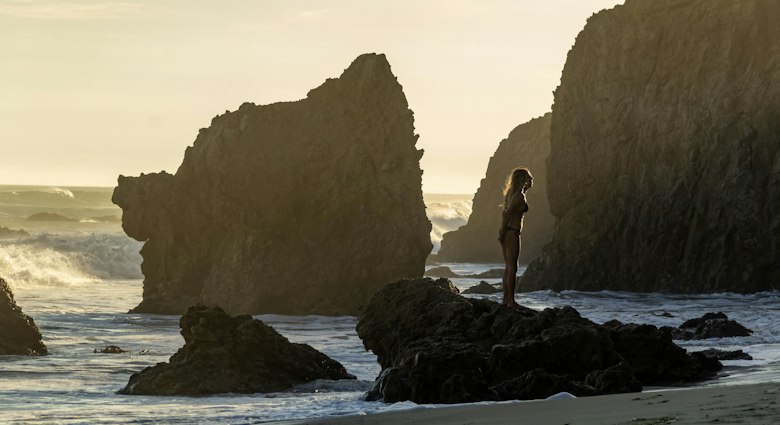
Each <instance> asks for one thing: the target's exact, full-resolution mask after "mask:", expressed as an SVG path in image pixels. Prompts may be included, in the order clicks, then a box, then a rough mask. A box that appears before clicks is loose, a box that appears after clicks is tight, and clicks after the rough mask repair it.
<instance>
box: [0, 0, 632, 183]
mask: <svg viewBox="0 0 780 425" xmlns="http://www.w3.org/2000/svg"><path fill="white" fill-rule="evenodd" d="M618 3H619V2H618V1H616V0H591V1H588V2H583V1H580V0H550V1H486V2H475V1H463V0H454V1H453V0H447V1H444V0H440V1H432V0H423V1H413V2H412V1H406V2H392V3H388V2H380V1H344V0H337V1H328V2H321V1H235V2H230V3H221V2H208V3H207V2H187V3H186V6H185V3H181V2H173V1H137V2H101V1H78V0H77V1H66V2H60V1H49V0H42V1H35V2H31V1H22V0H11V1H3V2H0V40H2V43H0V55H1V56H2V57H3V65H2V67H0V93H2V96H0V126H2V128H3V129H4V140H3V141H2V148H3V149H2V150H3V155H2V156H0V183H3V184H56V185H83V186H113V185H114V184H116V178H117V175H119V174H125V175H137V174H140V173H142V172H156V171H160V170H167V171H169V172H174V171H175V170H176V168H177V167H178V165H179V164H180V163H181V159H182V156H183V154H184V149H185V147H186V146H188V145H191V144H192V142H193V141H194V140H195V136H196V135H197V134H198V129H199V128H202V127H208V126H209V123H210V121H211V118H212V117H213V116H215V115H217V114H220V113H223V112H224V111H225V110H235V109H236V108H238V106H239V105H241V104H242V103H243V102H254V103H256V104H267V103H273V102H279V101H290V100H297V99H301V98H303V97H305V96H306V93H307V91H308V90H309V89H311V88H314V87H316V86H318V85H320V84H321V83H322V82H323V81H324V80H325V78H329V77H337V76H338V75H339V74H340V73H341V72H342V70H343V69H344V68H346V67H347V66H348V65H349V64H350V62H351V61H352V60H354V58H355V57H357V56H358V55H360V54H361V53H366V52H377V53H384V54H386V55H387V58H388V60H389V61H390V64H391V65H392V67H393V72H394V73H395V75H396V76H397V77H398V79H399V81H400V83H401V84H402V85H403V87H404V91H405V93H406V96H407V99H408V100H409V105H410V108H411V109H412V110H413V111H414V112H415V121H416V129H417V132H418V133H419V134H420V139H419V141H418V147H419V148H423V149H425V155H424V156H423V159H422V164H421V165H422V168H423V170H424V175H423V190H424V191H425V192H429V193H471V192H473V191H475V190H476V188H477V186H478V185H479V181H480V179H481V178H482V177H484V173H485V167H486V165H487V161H488V159H489V158H490V156H491V155H492V154H493V152H494V150H495V148H496V147H497V145H498V143H499V141H500V140H501V139H503V138H504V137H506V136H507V134H508V133H509V131H510V130H511V129H512V128H514V127H515V126H517V125H518V124H521V123H523V122H526V121H528V120H529V119H531V118H534V117H537V116H540V115H542V114H544V113H545V112H548V111H549V110H550V107H551V104H552V99H553V97H552V91H553V90H554V89H555V88H556V87H557V85H558V83H559V79H560V75H561V70H562V68H563V65H564V62H565V59H566V53H567V52H568V50H569V48H570V47H571V46H572V44H573V43H574V39H575V37H576V35H577V33H578V32H579V31H580V30H581V29H582V28H583V26H584V25H585V21H586V19H587V18H588V17H589V16H591V15H592V14H593V13H595V12H598V11H599V10H601V9H605V8H611V7H613V6H615V5H616V4H618Z"/></svg>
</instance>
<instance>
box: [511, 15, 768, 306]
mask: <svg viewBox="0 0 780 425" xmlns="http://www.w3.org/2000/svg"><path fill="white" fill-rule="evenodd" d="M776 16H780V2H772V1H762V0H743V1H730V0H632V1H627V2H626V4H625V5H623V6H617V7H615V8H614V9H611V10H608V11H603V12H601V13H599V14H597V15H595V16H593V17H591V18H590V20H589V21H588V24H587V25H586V27H585V29H584V30H583V31H582V32H581V33H580V35H579V36H578V37H577V41H576V43H575V45H574V47H573V48H572V50H571V51H570V52H569V56H568V59H567V61H566V66H565V68H564V70H563V74H562V77H561V85H560V87H559V88H558V89H557V90H556V92H555V105H554V107H553V116H552V124H551V130H550V134H551V151H550V156H549V159H548V161H547V165H548V167H547V172H548V185H547V189H548V194H549V200H550V210H551V211H552V213H553V215H555V217H556V218H557V222H558V224H557V226H556V231H555V234H554V237H553V240H552V242H551V243H550V244H549V245H548V246H547V247H546V248H545V250H544V253H543V254H542V256H541V257H540V258H539V259H538V260H537V261H535V262H534V263H532V264H531V265H530V267H529V268H528V270H527V271H526V272H525V275H524V276H523V279H522V282H521V286H520V288H522V290H526V291H532V290H537V289H543V288H550V289H554V290H563V289H578V290H603V289H612V290H631V291H669V292H719V291H736V292H752V291H761V290H767V289H770V288H773V287H776V286H777V283H778V280H780V262H778V258H780V252H778V246H780V219H778V215H777V211H778V207H780V149H779V148H780V137H779V135H780V119H778V118H780V116H779V115H778V111H780V89H778V87H779V86H778V85H777V84H776V82H777V81H778V78H780V47H778V44H777V42H776V40H778V39H780V26H778V25H777V24H776V22H775V20H774V19H772V18H771V17H776Z"/></svg>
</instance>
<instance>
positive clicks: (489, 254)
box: [436, 113, 555, 277]
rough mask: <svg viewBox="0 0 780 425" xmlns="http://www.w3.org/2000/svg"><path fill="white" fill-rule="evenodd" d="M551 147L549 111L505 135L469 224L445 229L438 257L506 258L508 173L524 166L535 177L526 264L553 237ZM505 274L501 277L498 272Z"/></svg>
mask: <svg viewBox="0 0 780 425" xmlns="http://www.w3.org/2000/svg"><path fill="white" fill-rule="evenodd" d="M549 152H550V114H549V113H548V114H546V115H544V116H542V117H540V118H536V119H533V120H531V121H529V122H527V123H525V124H521V125H519V126H517V127H516V128H515V129H514V130H512V132H511V133H509V137H507V138H506V139H504V140H502V141H501V143H500V144H499V145H498V149H496V153H495V154H493V157H492V158H490V162H489V163H488V168H487V171H486V173H485V178H484V179H482V182H481V183H480V185H479V189H478V190H477V193H476V194H474V201H473V204H472V205H473V207H472V212H471V215H470V216H469V220H468V223H467V224H466V225H465V226H462V227H460V228H459V229H458V230H455V231H453V232H448V233H445V234H444V237H443V239H442V241H441V248H440V249H439V252H438V253H437V255H436V260H437V261H442V262H446V261H452V262H473V263H502V262H503V261H504V257H503V253H502V252H501V245H500V244H499V243H498V240H497V238H498V229H499V227H500V226H501V207H500V204H502V203H503V202H504V195H503V190H504V184H505V183H506V178H507V176H508V175H509V173H510V172H511V171H512V170H513V169H515V168H517V167H526V168H528V169H529V170H531V174H533V176H534V187H533V188H532V189H531V190H529V191H528V194H527V196H528V205H529V206H530V207H529V210H528V212H527V213H526V214H525V219H524V221H525V224H524V225H523V235H522V249H521V250H520V262H521V263H524V264H528V263H529V262H531V261H532V260H533V259H535V258H536V257H537V256H538V255H539V253H541V251H542V247H544V245H545V244H546V243H547V242H549V241H550V238H551V237H552V232H553V226H554V224H555V219H554V217H553V216H552V214H550V210H549V206H548V203H547V188H546V186H547V185H546V180H547V167H546V165H545V160H546V158H547V155H548V154H549ZM499 277H501V276H499Z"/></svg>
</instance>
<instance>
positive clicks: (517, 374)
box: [357, 278, 721, 403]
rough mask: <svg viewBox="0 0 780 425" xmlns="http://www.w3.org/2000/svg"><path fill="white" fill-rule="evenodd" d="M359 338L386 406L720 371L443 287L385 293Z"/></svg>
mask: <svg viewBox="0 0 780 425" xmlns="http://www.w3.org/2000/svg"><path fill="white" fill-rule="evenodd" d="M357 333H358V335H359V336H360V338H361V339H362V340H363V345H364V346H365V348H366V349H368V350H371V351H373V352H374V354H376V356H377V361H378V362H379V364H380V365H381V366H382V372H381V373H380V375H379V377H378V378H377V379H376V382H375V383H374V385H373V387H372V388H371V390H369V392H368V399H369V400H383V401H385V402H390V403H392V402H397V401H403V400H411V401H414V402H415V403H467V402H475V401H483V400H512V399H529V398H545V397H548V396H550V395H553V394H555V393H557V392H560V391H568V392H570V393H572V394H574V395H577V396H586V395H595V394H609V393H616V392H629V391H639V390H641V388H642V385H643V384H644V385H652V384H659V383H669V382H681V381H690V380H696V379H702V378H704V377H707V376H710V375H711V374H712V373H713V372H714V371H716V370H718V369H719V368H720V367H721V365H720V363H719V362H718V361H717V360H710V359H706V358H705V357H704V356H701V355H689V354H687V353H686V352H685V350H684V349H682V348H680V347H678V346H677V345H675V344H674V343H673V342H672V338H671V336H670V334H669V332H667V331H664V330H659V329H658V328H656V327H655V326H650V325H643V326H640V325H623V324H621V323H613V324H611V326H606V325H604V326H602V325H598V324H595V323H593V322H591V321H589V320H587V319H584V318H582V317H581V316H580V315H579V313H577V311H576V310H574V309H573V308H571V307H563V308H555V309H546V310H544V311H535V310H531V309H528V308H524V307H522V308H508V307H506V306H503V305H499V304H498V303H495V302H493V301H489V300H480V299H471V298H466V297H462V296H460V295H459V294H458V290H457V289H456V288H455V287H454V286H452V284H451V283H450V282H449V281H448V280H447V279H444V278H442V279H438V280H436V281H434V280H432V279H430V278H422V279H409V280H403V281H399V282H395V283H391V284H389V285H387V286H385V287H384V288H382V290H380V291H379V292H377V293H376V294H375V295H374V296H373V297H372V299H371V301H370V302H369V303H368V304H367V305H366V306H365V307H364V308H362V309H361V313H360V316H359V318H358V324H357Z"/></svg>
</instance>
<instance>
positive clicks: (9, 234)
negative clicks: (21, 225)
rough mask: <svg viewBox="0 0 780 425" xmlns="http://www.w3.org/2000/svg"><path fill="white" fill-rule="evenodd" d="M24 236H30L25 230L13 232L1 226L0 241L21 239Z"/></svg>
mask: <svg viewBox="0 0 780 425" xmlns="http://www.w3.org/2000/svg"><path fill="white" fill-rule="evenodd" d="M24 236H30V234H29V233H27V231H26V230H24V229H19V230H13V229H9V228H7V227H5V226H0V239H2V238H19V237H24Z"/></svg>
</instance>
